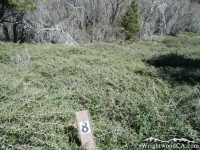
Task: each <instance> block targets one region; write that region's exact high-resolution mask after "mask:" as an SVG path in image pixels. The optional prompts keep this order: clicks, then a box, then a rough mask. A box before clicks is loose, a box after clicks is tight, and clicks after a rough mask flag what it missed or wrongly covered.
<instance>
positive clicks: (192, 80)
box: [146, 53, 200, 84]
mask: <svg viewBox="0 0 200 150" xmlns="http://www.w3.org/2000/svg"><path fill="white" fill-rule="evenodd" d="M146 62H147V63H148V64H150V65H153V66H155V67H156V68H158V69H159V75H160V76H161V77H162V78H164V79H168V80H170V81H172V82H174V81H177V82H187V83H189V84H197V83H200V60H198V59H191V58H188V57H186V56H184V55H179V54H177V53H170V54H166V55H156V56H153V57H152V58H151V59H149V60H147V61H146Z"/></svg>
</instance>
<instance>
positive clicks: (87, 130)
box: [76, 110, 96, 150]
mask: <svg viewBox="0 0 200 150" xmlns="http://www.w3.org/2000/svg"><path fill="white" fill-rule="evenodd" d="M76 120H77V123H78V128H79V134H80V137H81V143H82V146H86V147H87V148H88V149H89V150H96V144H95V141H94V136H93V133H92V128H91V125H90V116H89V113H88V111H87V110H83V111H79V112H76Z"/></svg>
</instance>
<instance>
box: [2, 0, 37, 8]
mask: <svg viewBox="0 0 200 150" xmlns="http://www.w3.org/2000/svg"><path fill="white" fill-rule="evenodd" d="M0 4H2V5H3V6H5V7H8V8H9V7H14V8H19V9H21V10H32V9H35V8H36V5H35V3H34V2H33V0H3V1H0Z"/></svg>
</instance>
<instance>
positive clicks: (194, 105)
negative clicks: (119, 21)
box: [0, 36, 200, 150]
mask: <svg viewBox="0 0 200 150" xmlns="http://www.w3.org/2000/svg"><path fill="white" fill-rule="evenodd" d="M199 47H200V38H198V37H189V36H179V37H165V38H158V39H157V40H156V39H153V40H150V41H145V42H138V43H134V44H132V45H127V46H119V45H114V44H105V43H102V44H87V45H79V46H66V45H54V44H38V45H37V44H36V45H31V44H21V45H20V44H13V43H3V42H0V149H14V150H21V149H27V150H41V149H48V150H67V149H68V150H76V149H81V145H80V140H79V135H78V131H77V130H76V127H75V124H74V123H75V122H76V118H75V112H76V111H80V110H89V112H90V115H91V122H92V127H93V132H94V136H95V141H96V145H97V148H98V149H99V150H107V149H109V150H117V149H118V150H128V149H140V147H139V144H140V143H141V142H142V141H143V140H144V139H146V138H149V137H154V138H158V139H161V140H170V139H172V138H173V137H176V138H186V139H188V140H191V141H196V142H200V116H199V115H200V86H199V83H200V49H199Z"/></svg>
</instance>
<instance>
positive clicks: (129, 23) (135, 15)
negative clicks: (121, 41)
mask: <svg viewBox="0 0 200 150" xmlns="http://www.w3.org/2000/svg"><path fill="white" fill-rule="evenodd" d="M139 18H140V14H139V4H138V2H137V0H132V1H131V5H130V6H129V7H128V8H127V10H126V11H125V14H124V17H123V19H122V23H121V25H122V27H123V30H124V31H125V33H126V40H131V41H132V40H134V39H135V38H136V37H137V34H138V32H139V31H140V23H139Z"/></svg>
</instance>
